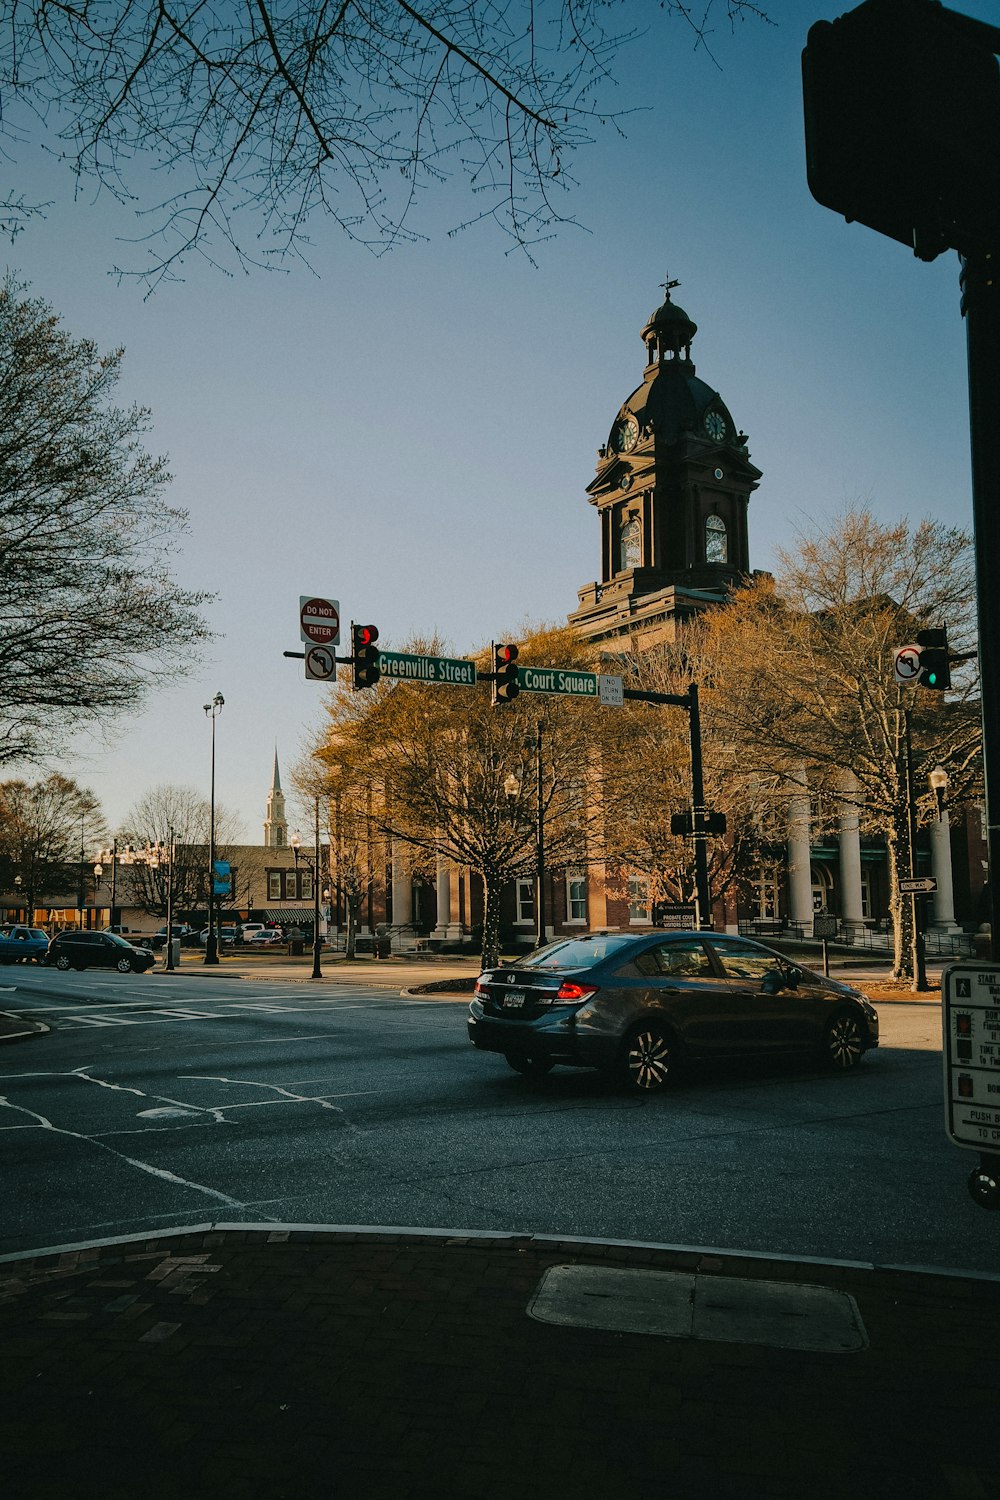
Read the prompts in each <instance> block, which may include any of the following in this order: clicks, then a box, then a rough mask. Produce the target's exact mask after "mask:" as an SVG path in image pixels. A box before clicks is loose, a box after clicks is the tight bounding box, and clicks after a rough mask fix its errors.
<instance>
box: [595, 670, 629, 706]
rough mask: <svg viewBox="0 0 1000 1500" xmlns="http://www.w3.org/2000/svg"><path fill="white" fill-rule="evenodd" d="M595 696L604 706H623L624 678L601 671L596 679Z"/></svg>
mask: <svg viewBox="0 0 1000 1500" xmlns="http://www.w3.org/2000/svg"><path fill="white" fill-rule="evenodd" d="M597 696H598V697H599V698H600V700H601V702H602V703H603V704H604V706H605V708H624V707H625V680H624V678H622V677H611V676H609V675H608V673H607V672H602V673H601V675H600V676H599V677H598V679H597Z"/></svg>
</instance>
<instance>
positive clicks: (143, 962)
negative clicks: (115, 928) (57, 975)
mask: <svg viewBox="0 0 1000 1500" xmlns="http://www.w3.org/2000/svg"><path fill="white" fill-rule="evenodd" d="M46 962H47V963H49V964H52V965H54V967H55V968H57V969H63V970H66V969H91V968H99V969H118V970H119V972H120V973H122V974H128V973H134V974H142V973H144V972H145V971H146V969H151V968H152V967H153V965H154V964H155V962H156V959H155V958H154V957H153V955H152V953H150V951H149V949H148V948H138V947H136V946H135V944H133V943H130V942H127V941H126V939H125V938H123V937H119V936H118V934H117V933H116V932H82V931H77V930H71V931H69V932H60V933H57V934H56V936H55V937H54V938H53V939H52V941H51V943H49V951H48V957H47V959H46Z"/></svg>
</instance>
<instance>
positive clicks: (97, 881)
mask: <svg viewBox="0 0 1000 1500" xmlns="http://www.w3.org/2000/svg"><path fill="white" fill-rule="evenodd" d="M103 874H104V866H103V865H102V864H101V862H100V860H98V861H97V864H96V865H95V866H94V923H95V925H96V923H97V909H98V904H99V902H100V899H101V898H100V891H101V876H102V875H103Z"/></svg>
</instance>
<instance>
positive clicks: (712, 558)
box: [705, 516, 729, 563]
mask: <svg viewBox="0 0 1000 1500" xmlns="http://www.w3.org/2000/svg"><path fill="white" fill-rule="evenodd" d="M705 561H706V562H715V563H724V562H728V561H729V534H728V532H727V531H726V523H725V521H724V520H723V519H722V517H721V516H709V518H708V520H707V521H706V522H705Z"/></svg>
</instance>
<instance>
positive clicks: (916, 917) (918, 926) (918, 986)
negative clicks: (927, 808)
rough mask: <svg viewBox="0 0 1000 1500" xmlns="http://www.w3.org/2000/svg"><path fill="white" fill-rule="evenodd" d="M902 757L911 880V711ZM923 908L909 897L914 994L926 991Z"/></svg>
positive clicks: (914, 818)
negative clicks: (917, 991)
mask: <svg viewBox="0 0 1000 1500" xmlns="http://www.w3.org/2000/svg"><path fill="white" fill-rule="evenodd" d="M903 754H904V762H903V764H904V769H905V773H906V826H907V841H908V843H909V845H910V866H909V868H910V879H911V880H912V879H913V878H914V876H915V875H916V873H917V808H916V803H915V802H914V800H913V747H912V745H911V743H910V710H909V709H908V708H904V709H903ZM923 914H924V913H923V907H922V905H921V901H920V897H919V896H918V895H917V893H916V891H911V893H910V916H911V920H912V922H913V985H912V988H913V989H914V990H925V989H926V988H927V958H926V955H925V953H924V927H923Z"/></svg>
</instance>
